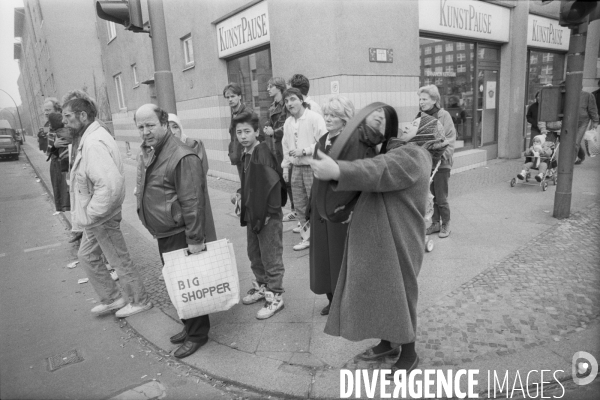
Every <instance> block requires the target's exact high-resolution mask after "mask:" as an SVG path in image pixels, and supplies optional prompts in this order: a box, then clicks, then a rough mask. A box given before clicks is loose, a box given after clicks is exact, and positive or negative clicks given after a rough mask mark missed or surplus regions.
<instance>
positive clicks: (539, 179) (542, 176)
mask: <svg viewBox="0 0 600 400" xmlns="http://www.w3.org/2000/svg"><path fill="white" fill-rule="evenodd" d="M542 179H544V174H541V173H540V174H537V175H536V176H535V180H536V181H538V182H541V181H542Z"/></svg>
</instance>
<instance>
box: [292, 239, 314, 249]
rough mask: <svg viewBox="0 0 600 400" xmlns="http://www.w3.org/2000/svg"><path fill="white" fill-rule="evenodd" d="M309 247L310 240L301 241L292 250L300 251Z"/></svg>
mask: <svg viewBox="0 0 600 400" xmlns="http://www.w3.org/2000/svg"><path fill="white" fill-rule="evenodd" d="M309 247H310V240H303V241H301V242H300V243H298V244H297V245H295V246H294V247H293V249H294V250H296V251H300V250H304V249H308V248H309Z"/></svg>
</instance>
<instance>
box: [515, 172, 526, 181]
mask: <svg viewBox="0 0 600 400" xmlns="http://www.w3.org/2000/svg"><path fill="white" fill-rule="evenodd" d="M526 176H527V171H525V170H524V169H523V170H521V172H519V173H518V174H517V178H519V179H520V180H522V181H524V180H525V177H526Z"/></svg>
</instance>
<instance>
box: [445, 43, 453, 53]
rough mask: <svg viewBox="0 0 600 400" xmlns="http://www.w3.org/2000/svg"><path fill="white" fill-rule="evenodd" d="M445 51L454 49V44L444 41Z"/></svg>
mask: <svg viewBox="0 0 600 400" xmlns="http://www.w3.org/2000/svg"><path fill="white" fill-rule="evenodd" d="M446 51H454V45H453V44H452V43H446Z"/></svg>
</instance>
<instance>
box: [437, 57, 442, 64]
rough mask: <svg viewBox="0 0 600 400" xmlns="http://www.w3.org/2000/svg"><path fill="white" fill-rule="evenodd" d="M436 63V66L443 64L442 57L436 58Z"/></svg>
mask: <svg viewBox="0 0 600 400" xmlns="http://www.w3.org/2000/svg"><path fill="white" fill-rule="evenodd" d="M435 63H436V64H441V63H442V56H436V57H435Z"/></svg>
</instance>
